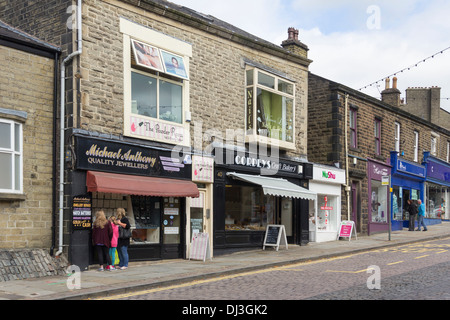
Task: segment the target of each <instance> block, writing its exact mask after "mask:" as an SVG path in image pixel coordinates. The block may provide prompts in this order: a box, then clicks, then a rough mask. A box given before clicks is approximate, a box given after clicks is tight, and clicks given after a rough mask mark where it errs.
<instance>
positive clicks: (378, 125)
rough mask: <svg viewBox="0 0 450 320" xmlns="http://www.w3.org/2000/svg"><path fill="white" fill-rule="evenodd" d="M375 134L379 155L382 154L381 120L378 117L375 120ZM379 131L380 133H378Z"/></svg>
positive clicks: (376, 148) (376, 151) (377, 153)
mask: <svg viewBox="0 0 450 320" xmlns="http://www.w3.org/2000/svg"><path fill="white" fill-rule="evenodd" d="M374 130H375V132H374V136H375V154H376V155H377V156H380V155H381V120H380V119H376V118H375V120H374ZM377 133H378V135H377Z"/></svg>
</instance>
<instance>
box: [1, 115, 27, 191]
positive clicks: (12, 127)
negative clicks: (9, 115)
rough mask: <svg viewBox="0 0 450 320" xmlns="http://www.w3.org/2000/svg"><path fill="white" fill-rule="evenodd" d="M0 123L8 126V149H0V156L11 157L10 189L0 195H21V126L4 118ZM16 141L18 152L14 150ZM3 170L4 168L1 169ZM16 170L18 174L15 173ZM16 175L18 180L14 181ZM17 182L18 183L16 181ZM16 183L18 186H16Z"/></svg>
mask: <svg viewBox="0 0 450 320" xmlns="http://www.w3.org/2000/svg"><path fill="white" fill-rule="evenodd" d="M0 123H6V124H9V125H10V148H1V147H0V154H9V155H11V163H10V167H9V168H10V169H11V181H10V182H11V188H10V189H1V188H0V193H6V194H8V193H9V194H23V124H22V123H20V122H17V121H13V120H8V119H4V118H0ZM16 127H18V135H19V137H17V136H16ZM17 140H18V143H19V146H18V148H17V149H18V151H17V150H16V147H15V145H16V142H17ZM17 156H19V168H16V162H15V159H16V157H17ZM2 169H3V170H4V168H2ZM17 170H18V172H17ZM16 174H18V175H19V177H18V179H16ZM16 180H18V181H16ZM17 183H18V184H19V186H17Z"/></svg>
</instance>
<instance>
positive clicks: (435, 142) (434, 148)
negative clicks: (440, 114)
mask: <svg viewBox="0 0 450 320" xmlns="http://www.w3.org/2000/svg"><path fill="white" fill-rule="evenodd" d="M438 138H439V135H437V134H436V133H434V132H432V133H431V146H430V151H431V154H432V155H433V156H437V151H438Z"/></svg>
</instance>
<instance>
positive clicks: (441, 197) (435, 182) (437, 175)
mask: <svg viewBox="0 0 450 320" xmlns="http://www.w3.org/2000/svg"><path fill="white" fill-rule="evenodd" d="M424 164H425V167H426V172H427V176H426V183H425V205H426V219H425V223H428V224H439V223H441V221H442V220H448V219H450V214H449V212H448V210H447V203H448V201H449V200H450V164H449V163H448V162H445V161H442V160H440V159H438V158H435V157H433V156H432V155H431V154H430V152H424Z"/></svg>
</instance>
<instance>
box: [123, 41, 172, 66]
mask: <svg viewBox="0 0 450 320" xmlns="http://www.w3.org/2000/svg"><path fill="white" fill-rule="evenodd" d="M131 44H132V47H133V53H134V59H135V60H136V64H137V65H139V66H141V67H145V68H149V69H153V70H156V71H160V72H164V69H163V64H162V61H161V54H160V52H159V49H158V48H155V47H152V46H150V45H148V44H145V43H142V42H139V41H136V40H133V39H132V40H131Z"/></svg>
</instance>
